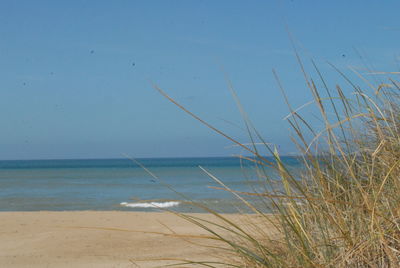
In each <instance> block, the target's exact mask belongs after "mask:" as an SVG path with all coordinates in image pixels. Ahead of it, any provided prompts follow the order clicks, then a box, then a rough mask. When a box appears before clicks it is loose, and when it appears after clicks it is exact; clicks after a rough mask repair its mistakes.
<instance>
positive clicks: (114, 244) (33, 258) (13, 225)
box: [0, 211, 235, 267]
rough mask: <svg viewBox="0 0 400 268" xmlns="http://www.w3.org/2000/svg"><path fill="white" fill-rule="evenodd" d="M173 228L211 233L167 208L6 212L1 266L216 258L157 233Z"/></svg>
mask: <svg viewBox="0 0 400 268" xmlns="http://www.w3.org/2000/svg"><path fill="white" fill-rule="evenodd" d="M196 215H199V216H200V217H203V218H204V217H205V218H212V216H210V215H207V214H196ZM229 217H232V218H235V216H234V215H229ZM169 228H172V229H173V230H174V231H175V232H177V233H179V234H190V235H205V234H206V233H205V231H203V230H201V229H200V228H197V227H196V226H194V225H193V224H190V223H188V222H187V221H185V220H183V219H180V218H179V217H177V216H175V215H173V214H170V213H163V212H117V211H99V212H96V211H74V212H47V211H43V212H42V211H40V212H1V213H0V267H155V266H163V265H166V264H167V263H170V262H168V261H161V260H157V261H156V260H154V261H139V259H157V258H186V259H192V260H193V259H196V260H204V259H206V260H210V258H212V257H211V256H212V255H213V254H215V250H212V249H208V248H205V247H198V246H195V245H193V244H191V243H189V242H187V241H184V240H183V239H182V238H178V237H173V236H169V235H162V234H155V233H152V232H163V233H169V234H171V233H172V232H171V230H169ZM192 241H193V240H192ZM197 242H199V241H198V239H197Z"/></svg>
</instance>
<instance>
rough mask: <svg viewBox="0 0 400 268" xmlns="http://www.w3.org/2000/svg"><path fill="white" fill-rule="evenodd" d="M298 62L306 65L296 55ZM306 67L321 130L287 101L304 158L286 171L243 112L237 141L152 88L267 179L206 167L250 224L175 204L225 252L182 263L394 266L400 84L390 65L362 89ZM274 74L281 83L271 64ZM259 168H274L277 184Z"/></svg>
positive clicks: (399, 196)
mask: <svg viewBox="0 0 400 268" xmlns="http://www.w3.org/2000/svg"><path fill="white" fill-rule="evenodd" d="M299 63H300V66H301V67H302V68H301V69H302V70H303V72H304V68H303V65H302V62H301V61H299ZM313 66H314V68H315V71H316V74H317V79H318V84H321V85H322V88H317V86H316V82H314V80H313V79H312V78H310V77H309V75H308V74H306V73H305V72H304V77H305V80H306V84H307V86H308V88H309V90H310V91H311V93H312V95H313V97H314V102H313V103H314V105H316V107H317V108H318V110H319V113H320V118H321V119H322V122H324V127H323V129H322V130H321V129H320V130H317V129H314V127H313V126H312V125H311V124H310V123H308V122H307V119H306V118H303V117H302V116H301V115H300V112H299V111H298V110H294V109H293V108H292V107H291V106H290V103H289V102H288V107H289V110H290V115H289V116H288V117H287V120H288V122H289V124H290V126H291V128H292V130H293V133H294V138H293V142H294V143H295V144H296V146H297V148H298V150H299V155H300V156H299V159H300V161H301V162H302V164H303V165H304V169H302V171H301V172H300V173H299V172H298V171H296V173H293V171H292V170H290V169H289V167H288V166H286V164H285V163H284V162H283V161H281V158H280V155H279V152H278V151H277V150H276V149H275V148H274V147H273V146H271V145H270V144H268V143H266V142H265V141H264V139H263V138H262V137H261V136H260V135H259V134H258V132H257V131H256V130H255V129H254V128H253V127H252V125H251V123H250V121H248V120H245V124H246V127H247V130H248V133H249V138H250V140H251V141H252V144H253V146H247V145H244V144H242V143H240V142H238V141H236V140H235V139H234V138H232V137H230V136H229V135H227V134H226V133H223V132H222V131H220V130H219V129H217V128H215V127H214V126H212V125H210V124H208V123H207V122H205V121H204V120H202V119H201V118H199V117H197V116H196V115H195V114H193V113H192V112H190V111H189V110H187V109H186V108H185V107H183V106H182V105H180V104H179V103H177V102H176V101H175V100H174V99H172V98H171V97H169V96H168V95H167V94H166V93H165V92H163V91H162V90H161V89H159V88H157V87H156V88H157V89H158V90H159V91H160V92H161V93H162V94H163V95H164V96H165V97H166V98H168V99H169V100H170V101H172V102H173V103H175V104H176V105H178V107H180V108H181V109H182V110H184V111H185V112H187V113H189V114H190V115H191V116H193V117H194V118H195V119H197V120H199V121H200V122H201V123H203V124H205V125H206V126H207V127H209V128H211V129H212V130H214V131H216V132H217V133H219V134H220V135H222V136H224V137H225V138H227V139H228V140H230V141H232V142H233V143H236V144H237V145H239V146H241V147H242V148H244V149H245V150H246V151H247V152H249V153H251V154H252V155H253V157H252V158H251V159H250V161H253V162H254V164H255V165H256V166H257V168H258V170H259V174H260V179H261V180H263V182H264V183H265V185H266V187H265V191H263V192H257V191H255V192H253V193H237V192H235V191H234V189H229V188H227V187H226V186H225V185H224V184H223V182H221V181H220V180H218V178H215V177H214V176H213V175H212V174H209V175H210V177H212V178H213V179H214V180H216V181H217V182H219V183H220V185H221V188H222V189H224V190H227V191H231V192H232V194H233V195H235V196H236V197H237V198H239V199H240V200H242V202H243V203H244V204H245V205H246V206H248V208H249V209H251V210H252V211H253V212H254V215H251V216H249V222H248V223H250V224H246V226H244V225H245V224H242V223H238V222H233V221H231V220H229V219H228V218H226V217H225V216H224V215H223V214H219V213H217V212H216V211H214V210H213V209H212V208H204V207H203V209H205V210H206V211H207V212H210V213H212V214H214V215H215V217H216V221H215V222H204V221H202V220H201V219H198V218H194V217H193V216H187V215H185V214H179V213H178V216H180V217H183V218H185V219H187V220H188V221H190V222H192V223H193V224H196V225H198V226H200V227H202V228H204V229H205V230H207V231H208V232H209V233H210V237H208V239H213V240H217V241H220V242H221V247H220V248H221V250H222V251H221V252H223V253H222V255H221V262H207V261H206V260H205V261H204V262H191V261H183V262H182V263H181V264H190V265H198V266H203V267H273V268H275V267H299V268H300V267H400V106H399V101H400V84H399V83H398V82H397V81H396V80H394V79H392V78H391V77H390V74H388V77H386V78H385V79H386V81H387V82H385V83H379V84H377V85H373V84H372V83H369V82H368V83H367V86H368V87H369V89H368V90H369V91H368V92H370V93H369V94H368V93H367V91H363V90H362V88H361V87H360V86H357V85H355V84H354V83H353V82H352V81H351V80H350V79H348V78H347V77H346V76H345V75H344V74H343V73H341V72H340V71H339V70H336V71H337V72H339V73H340V74H341V75H342V76H343V78H344V81H345V82H346V84H345V86H346V87H347V88H348V87H350V88H351V89H352V91H353V93H352V94H348V95H346V94H344V91H343V90H342V87H341V86H339V85H336V86H335V87H334V88H335V90H331V89H329V88H328V85H327V84H326V83H325V81H324V78H323V76H322V75H321V73H320V71H319V70H318V68H317V67H316V66H315V64H314V63H313ZM333 67H334V66H333ZM274 75H275V77H276V79H277V81H278V85H279V86H280V87H281V85H280V81H279V78H278V76H277V75H276V74H275V72H274ZM362 78H363V77H362ZM363 79H365V78H363ZM365 80H366V79H365ZM366 81H367V80H366ZM282 91H283V89H282ZM283 93H284V91H283ZM322 93H323V94H324V96H325V97H322V95H323V94H322ZM284 96H285V94H284ZM285 98H286V96H285ZM286 99H287V98H286ZM245 118H246V117H245ZM256 143H257V144H259V143H261V144H263V145H264V147H265V148H264V149H266V150H267V151H268V152H270V154H271V155H272V156H273V158H272V159H273V160H272V161H271V158H265V157H263V156H262V155H261V154H260V153H259V149H258V147H257V146H256V145H255V144H256ZM265 168H268V169H271V168H272V169H274V170H275V171H276V172H277V173H278V174H279V183H278V184H277V183H276V181H275V180H276V178H271V177H269V175H268V173H266V172H265ZM205 172H207V171H206V170H205ZM248 196H252V197H254V196H257V197H258V198H259V199H260V200H261V201H263V204H264V205H265V208H267V209H268V211H270V212H271V213H268V214H267V213H265V212H262V211H266V210H265V209H263V210H260V208H259V207H254V206H253V205H252V203H251V202H248V201H247V197H248Z"/></svg>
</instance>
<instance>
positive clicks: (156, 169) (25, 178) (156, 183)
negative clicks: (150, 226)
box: [0, 157, 300, 212]
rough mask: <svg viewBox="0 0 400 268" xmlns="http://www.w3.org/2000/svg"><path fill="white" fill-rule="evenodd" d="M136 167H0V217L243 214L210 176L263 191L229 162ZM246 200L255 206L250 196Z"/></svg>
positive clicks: (119, 162) (294, 164) (67, 163)
mask: <svg viewBox="0 0 400 268" xmlns="http://www.w3.org/2000/svg"><path fill="white" fill-rule="evenodd" d="M283 161H284V162H285V163H286V164H287V165H288V166H289V167H291V168H294V169H296V168H299V167H300V163H299V162H298V161H297V160H296V159H295V158H293V157H284V158H283ZM137 162H138V163H140V164H138V163H137ZM137 162H135V161H133V160H130V159H89V160H88V159H85V160H30V161H27V160H24V161H15V160H13V161H0V211H38V210H53V211H63V210H126V211H130V210H135V211H155V210H160V209H165V208H168V209H175V210H178V211H183V212H190V211H193V212H201V211H204V209H203V208H202V205H205V206H207V207H210V208H212V209H215V210H217V211H219V212H237V210H238V209H245V207H244V206H243V203H242V201H240V200H239V199H237V197H235V196H234V195H233V194H232V193H231V192H229V191H227V190H221V189H216V188H223V186H222V185H221V184H219V183H218V182H217V181H216V180H215V179H213V178H211V177H212V176H215V178H218V180H221V181H222V182H223V183H224V184H225V185H226V186H228V187H229V188H231V189H232V190H234V191H238V192H254V191H257V192H263V191H265V187H266V184H265V183H263V176H260V170H259V169H257V168H256V167H255V166H254V164H252V163H251V162H250V161H240V160H239V159H238V158H234V157H218V158H148V159H138V160H137ZM200 167H202V168H203V169H202V168H200ZM204 170H206V171H207V172H208V173H209V174H207V172H205V171H204ZM261 173H264V175H265V174H267V175H268V176H274V170H273V169H271V168H268V167H267V168H265V170H264V171H263V172H261ZM210 174H212V176H210ZM249 199H251V202H254V203H255V204H256V203H257V202H260V201H259V200H257V199H258V198H254V197H251V196H249ZM193 202H195V203H199V204H200V205H193ZM259 205H260V204H259Z"/></svg>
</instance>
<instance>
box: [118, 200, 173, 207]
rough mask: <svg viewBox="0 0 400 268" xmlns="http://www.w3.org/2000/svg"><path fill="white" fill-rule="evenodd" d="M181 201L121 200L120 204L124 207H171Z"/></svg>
mask: <svg viewBox="0 0 400 268" xmlns="http://www.w3.org/2000/svg"><path fill="white" fill-rule="evenodd" d="M179 204H180V202H178V201H167V202H148V203H128V202H121V203H120V205H121V206H123V207H130V208H169V207H175V206H178V205H179Z"/></svg>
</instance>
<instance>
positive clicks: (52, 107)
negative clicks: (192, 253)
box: [0, 0, 400, 159]
mask: <svg viewBox="0 0 400 268" xmlns="http://www.w3.org/2000/svg"><path fill="white" fill-rule="evenodd" d="M399 8H400V3H399V2H398V1H380V2H379V1H299V0H293V1H211V0H210V1H165V0H164V1H161V0H160V1H94V0H92V1H11V0H10V1H6V0H3V1H1V2H0V36H1V42H0V77H1V79H0V125H1V131H0V159H51V158H114V157H117V158H118V157H123V154H128V155H131V156H134V157H170V156H172V157H184V156H225V155H232V154H236V153H241V151H240V150H239V149H237V148H234V147H231V145H232V144H231V143H230V142H228V141H227V140H225V139H224V138H222V137H220V136H218V135H217V134H215V133H213V132H212V131H210V130H209V129H207V128H206V127H204V126H202V125H201V124H200V123H198V122H196V121H195V120H193V119H192V118H190V117H189V116H188V115H186V114H184V113H183V112H182V111H180V110H179V109H177V108H176V107H175V106H174V105H173V104H171V103H169V102H168V101H167V100H166V99H165V98H163V97H162V96H161V95H160V94H159V93H157V92H156V91H155V90H154V89H153V87H152V83H155V84H157V85H158V86H160V87H161V88H163V89H164V90H165V91H167V92H168V94H170V95H171V96H173V97H174V98H176V100H178V101H179V102H181V103H182V104H183V105H184V106H186V107H188V108H189V109H190V110H191V111H193V112H194V113H196V114H198V115H199V116H201V117H202V118H203V119H205V120H207V121H209V122H210V123H211V124H213V125H215V126H217V127H218V128H220V129H221V130H223V131H225V132H227V133H229V134H230V135H232V136H233V137H236V138H237V139H238V140H239V141H241V142H248V138H247V135H246V133H245V132H244V131H243V129H242V127H240V126H242V125H243V124H242V120H241V117H240V113H239V112H238V110H237V109H236V106H235V103H234V100H233V98H232V97H231V95H230V93H229V90H228V87H227V83H226V78H225V76H226V75H227V76H229V78H230V80H231V81H232V83H233V85H234V87H235V90H236V91H237V94H238V96H239V98H240V99H241V101H242V103H243V106H244V108H245V109H246V111H247V113H248V114H249V116H250V118H251V119H252V121H253V122H254V124H255V126H256V127H257V128H258V130H259V131H260V132H261V133H262V135H263V136H264V137H265V139H266V140H267V141H268V142H273V143H276V144H277V145H279V146H280V148H281V150H282V152H283V153H290V152H292V151H293V150H294V147H293V146H292V145H291V144H290V139H289V131H288V128H289V127H288V124H287V123H285V122H284V121H283V120H282V118H283V117H284V116H285V115H286V114H287V113H288V109H287V107H286V105H285V103H284V101H283V98H282V96H281V94H280V92H279V90H278V87H277V85H276V82H275V80H274V78H273V75H272V73H271V70H272V69H273V68H275V69H276V70H277V71H278V73H279V75H280V78H281V79H282V81H283V83H284V86H285V88H286V90H287V93H288V95H289V97H290V100H291V102H292V104H293V105H294V106H300V105H301V104H303V103H305V102H307V101H309V100H311V94H310V93H309V92H308V90H307V88H306V86H305V83H304V81H303V79H302V77H301V73H300V70H299V67H298V64H297V63H296V59H295V57H294V53H293V49H292V47H291V43H290V41H289V38H288V34H287V32H286V30H285V21H287V23H288V26H289V29H290V31H291V32H292V34H293V36H294V40H295V44H296V46H297V47H298V48H299V51H300V53H301V54H302V56H303V57H304V59H305V61H306V64H308V63H309V59H310V58H313V59H314V60H315V61H316V62H317V64H318V65H319V67H320V68H321V70H322V71H323V72H324V73H325V75H326V78H327V80H328V82H329V83H330V84H331V85H335V83H341V84H344V83H343V81H341V80H340V78H339V76H338V75H337V74H336V73H335V72H334V71H332V69H331V68H330V67H329V66H328V65H327V64H326V61H329V62H332V63H333V64H335V65H336V66H337V67H338V68H340V69H342V70H344V71H346V72H348V67H349V66H352V67H354V68H358V69H359V70H360V71H361V72H362V71H363V70H365V68H364V69H363V66H364V67H365V66H366V65H369V64H371V65H372V66H373V67H372V68H374V69H377V70H380V71H397V70H398V67H397V61H398V56H399V50H398V48H399V41H400V38H399V30H400V25H399V23H398V19H397V18H398V10H399ZM356 51H358V52H356ZM359 54H360V55H361V56H360V55H359ZM305 114H306V115H309V116H310V117H312V116H313V114H312V111H308V112H307V110H306V111H305Z"/></svg>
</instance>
